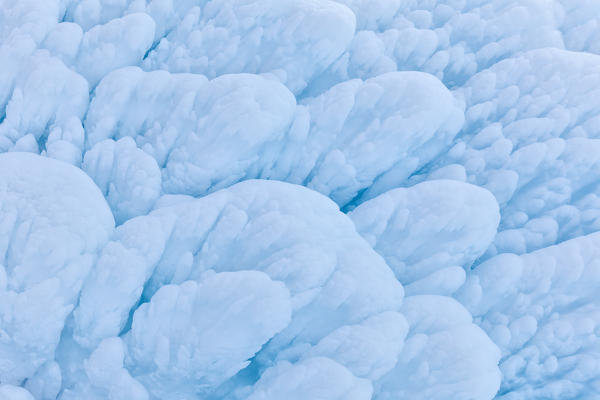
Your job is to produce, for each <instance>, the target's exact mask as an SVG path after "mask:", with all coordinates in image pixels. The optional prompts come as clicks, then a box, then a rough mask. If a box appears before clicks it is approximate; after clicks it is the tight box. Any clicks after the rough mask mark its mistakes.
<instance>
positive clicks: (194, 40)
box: [143, 0, 356, 94]
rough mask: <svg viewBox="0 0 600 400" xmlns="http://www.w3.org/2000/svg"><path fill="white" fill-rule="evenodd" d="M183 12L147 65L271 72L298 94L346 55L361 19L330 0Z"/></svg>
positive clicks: (228, 2)
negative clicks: (347, 47)
mask: <svg viewBox="0 0 600 400" xmlns="http://www.w3.org/2000/svg"><path fill="white" fill-rule="evenodd" d="M155 3H156V2H155ZM185 3H191V2H185ZM152 5H154V4H152ZM157 8H158V6H157V7H156V8H153V9H152V10H151V15H153V14H154V12H155V10H156V11H158V10H157ZM180 15H181V16H182V18H181V20H180V21H178V24H177V25H176V26H174V27H173V28H171V29H169V30H168V32H167V33H166V36H164V37H163V38H162V39H161V40H160V42H159V43H158V45H157V46H156V48H155V49H153V50H152V51H151V52H150V54H149V55H148V58H147V59H146V60H144V64H143V65H144V68H145V69H147V70H154V69H166V70H168V71H170V72H193V73H199V74H203V75H206V76H208V77H209V78H214V77H216V76H219V75H223V74H227V73H239V72H249V73H255V74H261V73H262V74H269V75H272V76H274V77H277V79H278V80H280V81H281V82H282V83H284V84H285V85H286V86H287V87H288V88H289V89H290V90H291V91H292V92H294V93H295V94H298V93H300V92H302V90H303V89H305V88H306V86H307V85H308V84H309V82H310V81H311V79H312V78H313V77H314V76H315V75H317V74H319V73H321V72H322V71H323V70H325V68H327V67H328V66H329V65H330V64H331V63H332V62H333V61H335V59H336V58H337V57H338V56H339V55H341V54H342V52H343V51H344V49H345V48H346V46H347V45H348V43H349V42H350V41H351V40H352V36H353V35H354V29H355V24H356V22H355V16H354V14H353V13H352V12H351V11H350V10H349V9H348V8H346V7H344V6H342V5H340V4H338V3H335V2H333V1H329V0H258V1H232V0H212V1H205V2H200V3H199V4H198V5H197V6H196V7H190V8H189V9H188V10H187V11H185V13H182V14H180Z"/></svg>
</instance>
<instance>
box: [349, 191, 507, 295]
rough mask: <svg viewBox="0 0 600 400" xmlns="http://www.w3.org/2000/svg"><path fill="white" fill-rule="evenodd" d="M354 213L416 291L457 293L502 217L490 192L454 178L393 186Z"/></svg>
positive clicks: (363, 231)
mask: <svg viewBox="0 0 600 400" xmlns="http://www.w3.org/2000/svg"><path fill="white" fill-rule="evenodd" d="M349 215H350V217H351V218H352V220H353V221H354V223H355V225H356V229H357V230H358V232H360V234H361V235H363V236H364V237H365V239H366V240H367V241H368V242H369V244H370V245H371V246H373V248H374V249H375V250H376V251H377V252H378V253H379V254H381V255H382V256H383V257H384V258H385V260H386V261H387V263H388V265H389V266H390V267H391V268H392V269H393V270H394V273H395V274H396V278H398V280H399V281H400V282H402V284H404V285H405V286H406V289H407V291H409V292H410V293H411V294H445V295H448V294H452V292H453V291H455V290H456V289H458V288H459V287H460V286H461V285H462V284H463V282H464V279H465V278H464V277H465V272H464V270H469V269H470V267H471V265H472V264H473V262H474V261H475V260H476V259H477V258H478V257H479V256H481V255H482V254H483V253H484V252H485V250H486V249H487V247H488V246H489V245H490V243H492V241H493V239H494V236H495V235H496V229H497V227H498V222H499V220H500V214H499V210H498V204H497V203H496V199H495V198H494V196H493V195H492V194H491V193H490V192H488V191H487V190H485V189H482V188H481V187H478V186H475V185H471V184H468V183H464V182H459V181H451V180H431V181H426V182H423V183H420V184H417V185H415V186H412V187H410V188H398V189H393V190H390V191H389V192H386V193H384V194H382V195H380V196H378V197H376V198H374V199H372V200H369V201H366V202H364V203H362V204H361V205H360V206H358V207H357V208H356V209H355V210H354V211H352V212H351V213H350V214H349Z"/></svg>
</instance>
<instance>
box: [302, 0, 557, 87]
mask: <svg viewBox="0 0 600 400" xmlns="http://www.w3.org/2000/svg"><path fill="white" fill-rule="evenodd" d="M338 1H339V2H340V3H343V4H346V5H347V6H348V7H350V8H351V9H352V10H353V11H354V13H355V14H356V16H357V31H358V32H357V34H356V35H355V37H354V39H353V41H352V43H351V44H350V46H348V50H347V51H346V52H345V53H344V54H343V55H342V56H341V57H340V58H339V59H338V60H337V61H336V62H335V63H334V64H332V66H331V67H330V68H329V69H328V70H327V71H326V72H325V73H324V74H323V75H322V76H320V77H319V78H318V79H316V80H315V83H316V84H315V85H312V89H313V90H317V91H319V90H322V87H323V86H325V87H326V86H327V85H328V84H329V85H330V82H331V81H333V82H340V81H343V80H347V79H352V78H361V79H367V78H370V77H373V76H376V75H378V74H381V73H384V72H389V71H395V70H418V71H423V72H428V73H431V74H433V75H435V76H437V77H438V78H440V79H441V80H442V81H443V82H444V83H445V84H446V85H448V86H449V87H457V86H460V85H462V84H463V83H464V82H465V81H466V80H467V79H468V78H469V77H471V76H472V75H473V74H475V73H477V72H478V71H481V70H482V69H484V68H487V67H489V66H490V65H492V64H494V63H495V62H497V61H499V60H501V59H504V58H507V57H511V56H513V55H515V54H518V53H519V52H522V51H524V50H530V49H536V48H543V47H557V48H564V43H563V37H562V34H561V32H560V25H561V22H562V17H563V15H564V11H563V8H562V7H561V5H560V4H559V3H558V2H556V1H553V0H549V1H547V0H526V1H523V0H519V1H515V0H512V1H506V0H493V1H481V0H466V1H454V0H442V1H399V0H393V1H364V0H338Z"/></svg>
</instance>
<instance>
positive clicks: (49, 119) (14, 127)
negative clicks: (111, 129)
mask: <svg viewBox="0 0 600 400" xmlns="http://www.w3.org/2000/svg"><path fill="white" fill-rule="evenodd" d="M0 51H1V50H0ZM0 75H2V74H0ZM3 78H4V79H5V80H6V89H7V91H6V92H5V93H1V89H0V110H4V119H3V120H2V122H1V123H0V152H6V151H10V150H12V151H28V152H33V153H40V152H41V151H42V150H44V149H45V145H46V143H47V141H49V142H52V141H53V140H57V139H58V137H62V138H63V139H66V142H67V143H70V144H71V147H72V149H73V150H72V152H73V154H74V155H73V156H71V157H66V158H67V160H68V159H69V158H71V159H73V160H76V163H77V164H79V163H80V162H81V151H82V147H81V146H82V144H83V143H82V142H83V130H82V129H81V119H82V118H83V115H84V114H85V111H86V109H87V106H88V101H89V95H88V84H87V82H86V81H85V79H83V78H82V77H81V76H80V75H78V74H77V73H75V72H73V71H72V70H70V69H69V68H68V67H67V66H65V65H64V63H63V62H61V61H60V60H59V59H58V58H55V57H52V56H51V55H50V54H49V53H48V52H47V51H44V50H40V51H36V52H34V53H32V54H31V55H28V56H25V57H23V58H22V59H21V61H20V63H19V64H16V65H15V68H14V70H12V69H11V68H8V71H7V74H6V75H5V76H4V77H0V81H2V80H4V79H3ZM1 86H3V85H2V84H0V87H1ZM3 99H5V101H6V103H2V100H3ZM51 137H52V139H50V138H51ZM49 151H50V152H51V153H52V150H49ZM58 158H60V157H58ZM74 162H75V161H74Z"/></svg>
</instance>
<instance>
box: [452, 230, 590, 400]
mask: <svg viewBox="0 0 600 400" xmlns="http://www.w3.org/2000/svg"><path fill="white" fill-rule="evenodd" d="M599 257H600V234H598V233H594V234H591V235H588V236H582V237H578V238H576V239H572V240H569V241H566V242H564V243H561V244H559V245H556V246H551V247H547V248H544V249H541V250H537V251H535V252H532V253H528V254H524V255H521V256H517V255H514V254H501V255H498V256H496V257H494V258H491V259H489V260H487V261H486V262H485V263H482V264H481V265H479V266H478V267H477V268H476V269H474V270H473V271H472V274H471V276H469V278H468V279H467V282H466V283H465V285H464V286H463V288H461V290H460V292H459V293H458V295H457V298H458V299H459V300H460V301H461V302H462V303H463V304H464V305H465V307H466V308H467V309H468V310H469V311H470V312H471V313H472V314H473V316H474V317H475V318H477V319H478V320H479V321H480V322H479V325H480V326H481V327H482V328H483V329H484V330H485V331H486V332H487V333H488V335H489V336H490V338H491V339H492V340H493V341H494V342H495V343H496V344H497V345H498V347H499V348H500V350H501V352H502V359H501V362H500V369H501V371H502V375H503V380H502V386H501V388H500V393H501V395H500V396H499V398H502V399H532V398H534V399H565V398H585V399H587V398H589V399H591V398H596V397H598V396H599V395H600V390H599V388H598V381H599V380H600V373H599V369H598V368H596V366H597V365H598V364H599V363H600V357H599V356H598V354H600V353H599V351H598V350H599V343H600V339H599V337H598V332H599V331H600V302H599V301H598V295H597V292H598V285H599V284H600V273H599V271H600V263H599V259H600V258H599Z"/></svg>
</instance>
